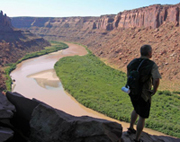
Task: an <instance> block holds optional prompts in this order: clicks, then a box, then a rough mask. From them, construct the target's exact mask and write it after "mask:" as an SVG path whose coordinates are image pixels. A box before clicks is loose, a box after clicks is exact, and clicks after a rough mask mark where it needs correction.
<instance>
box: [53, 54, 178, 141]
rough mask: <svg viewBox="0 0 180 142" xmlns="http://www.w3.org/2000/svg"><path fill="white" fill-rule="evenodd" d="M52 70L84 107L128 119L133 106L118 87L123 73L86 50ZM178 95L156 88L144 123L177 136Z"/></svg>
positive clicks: (118, 118)
mask: <svg viewBox="0 0 180 142" xmlns="http://www.w3.org/2000/svg"><path fill="white" fill-rule="evenodd" d="M55 70H56V73H57V75H58V76H59V78H60V79H61V82H62V84H63V86H64V88H65V90H67V91H68V92H69V93H70V94H71V95H72V96H73V97H74V98H75V99H76V100H77V101H79V102H80V103H81V104H83V105H85V106H86V107H89V108H92V109H93V110H96V111H98V112H101V113H103V114H106V115H107V116H109V117H112V118H115V119H117V120H120V121H126V122H130V114H131V111H132V110H133V107H132V105H131V102H130V98H129V96H128V95H127V94H125V93H124V92H122V91H121V87H122V86H124V85H125V83H126V74H125V73H123V72H120V71H118V70H115V69H113V68H111V67H109V66H106V65H105V64H104V63H103V62H102V61H100V60H99V59H98V58H97V57H95V56H94V55H93V54H92V53H90V52H89V54H88V55H86V56H73V57H65V58H62V59H60V60H59V61H58V62H57V63H56V64H55ZM179 120H180V95H179V94H178V92H173V93H171V92H169V91H159V92H157V93H156V95H155V96H154V97H153V100H152V109H151V113H150V118H149V119H147V121H146V127H148V128H151V129H154V130H157V131H160V132H163V133H165V134H168V135H171V136H176V137H179V138H180V121H179Z"/></svg>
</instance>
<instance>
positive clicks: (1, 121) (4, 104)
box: [0, 93, 16, 142]
mask: <svg viewBox="0 0 180 142" xmlns="http://www.w3.org/2000/svg"><path fill="white" fill-rule="evenodd" d="M15 111H16V110H15V107H14V105H12V104H11V103H10V102H9V101H8V100H7V98H6V97H5V96H4V95H2V94H1V93H0V114H1V115H0V142H5V141H7V140H10V139H12V138H13V135H14V131H13V130H12V129H11V128H9V127H11V126H9V121H10V119H11V118H12V117H13V114H14V112H15ZM7 126H8V127H7Z"/></svg>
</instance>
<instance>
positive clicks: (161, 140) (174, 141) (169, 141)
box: [122, 132, 180, 142]
mask: <svg viewBox="0 0 180 142" xmlns="http://www.w3.org/2000/svg"><path fill="white" fill-rule="evenodd" d="M122 139H123V141H124V142H133V140H134V139H135V134H131V135H129V134H127V132H123V134H122ZM140 139H142V140H143V141H144V142H180V139H178V138H173V137H168V136H155V135H149V134H148V133H145V132H142V134H141V137H140Z"/></svg>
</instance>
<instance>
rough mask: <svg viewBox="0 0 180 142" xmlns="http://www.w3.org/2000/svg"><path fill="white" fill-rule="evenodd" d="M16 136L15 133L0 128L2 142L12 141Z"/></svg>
mask: <svg viewBox="0 0 180 142" xmlns="http://www.w3.org/2000/svg"><path fill="white" fill-rule="evenodd" d="M13 136H14V131H12V130H11V129H9V128H5V127H0V142H5V141H7V140H10V139H12V138H13Z"/></svg>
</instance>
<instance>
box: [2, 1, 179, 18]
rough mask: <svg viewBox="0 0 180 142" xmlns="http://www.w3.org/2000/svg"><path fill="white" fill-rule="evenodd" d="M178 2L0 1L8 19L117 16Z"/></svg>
mask: <svg viewBox="0 0 180 142" xmlns="http://www.w3.org/2000/svg"><path fill="white" fill-rule="evenodd" d="M178 3H180V1H179V0H0V10H2V11H3V13H6V14H7V16H9V17H17V16H33V17H71V16H100V15H104V14H117V13H119V12H123V11H124V10H131V9H135V8H140V7H144V6H149V5H153V4H163V5H164V4H178Z"/></svg>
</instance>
